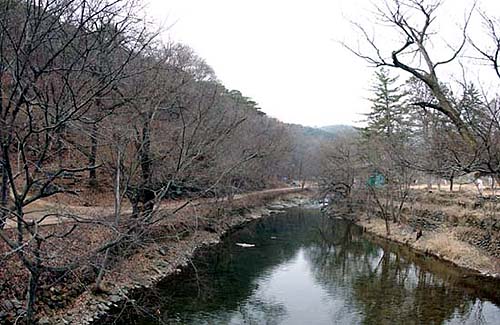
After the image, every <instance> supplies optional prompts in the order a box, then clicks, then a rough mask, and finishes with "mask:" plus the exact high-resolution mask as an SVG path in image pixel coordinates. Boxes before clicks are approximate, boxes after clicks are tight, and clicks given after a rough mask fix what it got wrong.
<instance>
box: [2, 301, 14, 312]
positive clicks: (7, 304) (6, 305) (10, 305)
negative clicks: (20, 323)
mask: <svg viewBox="0 0 500 325" xmlns="http://www.w3.org/2000/svg"><path fill="white" fill-rule="evenodd" d="M2 307H3V309H5V310H6V311H10V310H12V309H14V304H13V303H12V301H10V300H5V301H4V302H3V303H2Z"/></svg>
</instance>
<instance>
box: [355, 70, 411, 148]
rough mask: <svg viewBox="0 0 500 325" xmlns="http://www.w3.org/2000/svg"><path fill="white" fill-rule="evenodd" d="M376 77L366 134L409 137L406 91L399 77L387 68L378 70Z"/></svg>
mask: <svg viewBox="0 0 500 325" xmlns="http://www.w3.org/2000/svg"><path fill="white" fill-rule="evenodd" d="M375 77H376V80H375V81H376V83H375V85H374V86H373V87H372V91H373V93H374V98H372V99H370V101H371V102H372V103H373V104H372V110H371V112H370V113H368V114H367V122H368V126H367V127H366V128H365V129H364V134H365V136H372V135H378V136H383V137H385V138H394V139H401V140H403V139H407V138H408V136H409V134H408V133H409V123H408V107H407V105H406V93H405V92H404V91H402V90H400V88H399V86H398V84H397V81H398V77H391V76H390V75H389V72H388V71H387V70H386V69H380V70H379V71H377V72H376V73H375Z"/></svg>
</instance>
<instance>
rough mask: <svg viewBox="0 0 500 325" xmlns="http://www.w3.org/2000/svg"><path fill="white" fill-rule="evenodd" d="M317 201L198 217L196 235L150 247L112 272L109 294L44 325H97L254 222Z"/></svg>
mask: <svg viewBox="0 0 500 325" xmlns="http://www.w3.org/2000/svg"><path fill="white" fill-rule="evenodd" d="M311 195H312V194H311V193H310V192H308V191H300V190H298V189H293V190H291V191H288V192H283V193H278V194H277V193H274V194H273V195H270V194H268V195H265V196H263V197H262V198H259V199H257V200H255V201H254V202H253V203H252V205H246V206H244V207H242V206H238V205H235V206H234V208H232V209H225V210H224V211H222V212H221V213H220V214H218V215H217V216H214V217H212V218H210V220H208V221H207V220H200V219H199V218H198V217H196V218H194V217H193V218H192V223H193V224H192V225H190V226H191V227H189V228H191V229H194V230H193V231H190V232H187V233H184V234H183V235H182V236H178V237H177V238H169V237H168V236H166V238H163V239H162V240H157V241H156V242H154V243H150V244H149V245H147V246H145V247H144V248H143V249H141V251H140V252H138V253H137V254H135V255H133V256H131V257H130V258H127V259H126V260H124V261H123V262H122V263H121V264H120V265H118V266H116V267H115V268H116V269H117V270H116V272H110V273H109V274H108V275H107V276H106V278H105V285H106V288H107V290H106V293H103V294H95V293H93V292H92V291H91V290H87V291H85V292H84V293H83V294H81V295H80V296H79V297H78V298H77V299H76V300H75V302H74V303H73V304H72V305H71V306H70V307H69V308H65V309H63V310H60V311H59V312H58V313H57V314H56V315H52V316H50V317H47V316H45V317H42V318H41V319H40V321H39V323H40V324H92V323H97V322H98V321H99V320H100V319H101V318H102V317H103V316H104V315H106V314H107V312H108V311H109V310H110V309H112V308H114V307H117V306H118V305H120V304H122V303H123V302H125V301H129V300H132V298H131V297H133V296H134V292H138V291H139V290H147V289H148V288H151V287H154V286H155V285H156V284H157V283H158V282H160V281H161V280H163V279H165V278H167V277H168V276H171V275H173V274H176V273H179V272H181V269H182V267H184V266H186V265H187V264H188V263H190V260H191V258H192V257H193V255H194V254H195V252H196V251H197V250H198V249H200V248H206V247H207V246H210V245H215V244H217V243H219V242H220V241H221V239H222V238H223V237H224V236H225V235H226V234H227V233H228V232H230V231H232V230H233V229H237V228H240V227H243V226H244V225H245V224H246V223H248V222H251V221H252V220H255V219H259V218H262V217H265V216H268V215H270V214H272V213H276V212H279V211H280V210H282V209H285V208H288V207H295V206H300V205H303V204H306V203H307V202H309V200H310V196H311ZM181 237H182V238H181ZM124 270H128V272H125V271H124Z"/></svg>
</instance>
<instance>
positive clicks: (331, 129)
mask: <svg viewBox="0 0 500 325" xmlns="http://www.w3.org/2000/svg"><path fill="white" fill-rule="evenodd" d="M319 129H320V130H322V131H325V132H328V133H332V134H339V133H346V132H355V131H356V128H355V127H354V126H352V125H345V124H337V125H327V126H322V127H320V128H319Z"/></svg>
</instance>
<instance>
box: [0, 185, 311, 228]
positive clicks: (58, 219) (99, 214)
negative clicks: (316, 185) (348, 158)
mask: <svg viewBox="0 0 500 325" xmlns="http://www.w3.org/2000/svg"><path fill="white" fill-rule="evenodd" d="M306 188H307V187H306ZM300 190H301V188H300V187H282V188H273V189H267V190H262V191H254V192H248V193H243V194H237V195H235V196H234V197H233V200H241V199H243V198H247V197H251V196H257V195H262V194H276V193H292V192H297V191H300ZM227 200H228V198H227V197H224V198H217V199H207V198H203V199H190V200H179V201H173V200H168V201H163V202H161V203H160V206H159V210H160V211H161V210H163V209H176V208H179V207H182V206H183V205H186V207H187V206H191V207H192V206H197V205H200V204H206V203H212V202H222V201H227ZM131 213H132V208H131V207H125V208H124V209H122V211H121V214H122V215H128V214H131ZM113 214H114V207H113V206H69V205H62V204H57V203H52V202H47V201H45V200H39V201H37V202H35V203H33V204H31V205H29V206H28V207H26V212H25V216H26V220H42V219H43V221H42V222H41V223H40V225H42V226H48V225H56V224H60V223H64V222H71V220H72V218H71V216H72V215H73V216H78V217H79V218H80V219H81V218H88V219H90V220H92V219H97V218H100V219H102V218H103V217H105V216H111V215H113ZM15 227H16V222H15V221H14V220H12V219H9V220H7V224H6V228H15Z"/></svg>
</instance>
